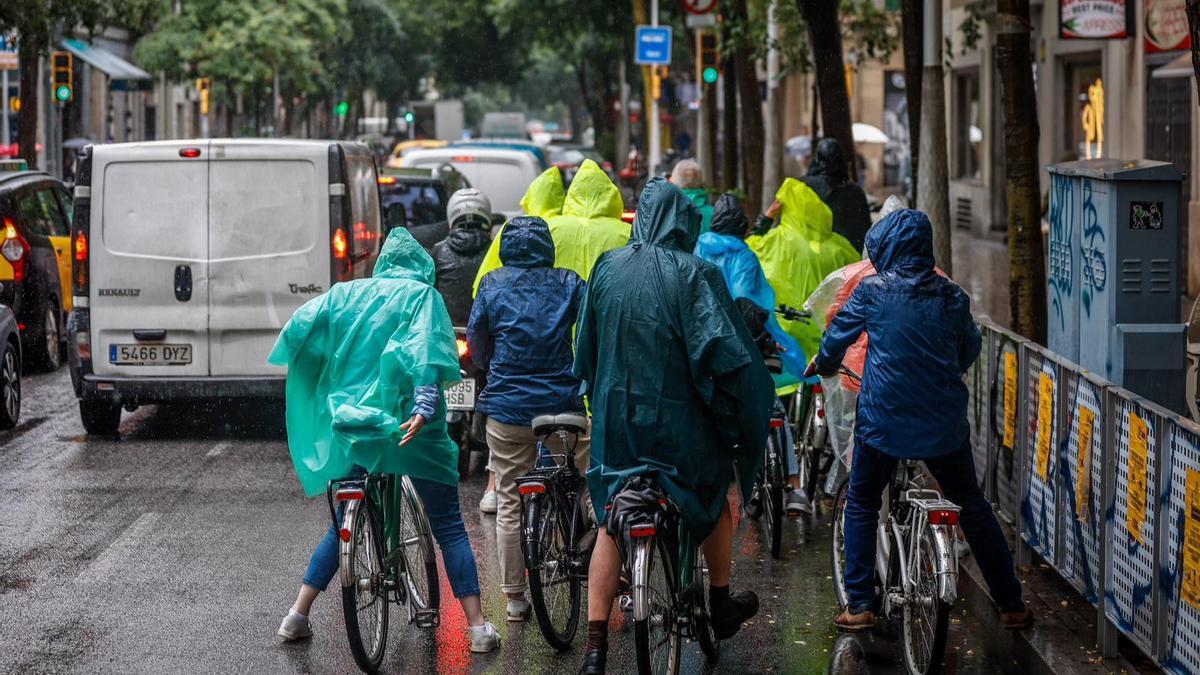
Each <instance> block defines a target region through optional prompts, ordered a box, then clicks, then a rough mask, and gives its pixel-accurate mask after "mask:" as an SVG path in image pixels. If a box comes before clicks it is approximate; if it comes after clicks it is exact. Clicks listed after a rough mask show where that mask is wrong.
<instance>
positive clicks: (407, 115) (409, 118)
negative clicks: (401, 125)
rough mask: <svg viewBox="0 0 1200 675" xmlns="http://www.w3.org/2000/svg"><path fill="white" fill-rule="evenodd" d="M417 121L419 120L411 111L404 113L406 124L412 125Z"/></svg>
mask: <svg viewBox="0 0 1200 675" xmlns="http://www.w3.org/2000/svg"><path fill="white" fill-rule="evenodd" d="M416 119H417V116H416V115H414V114H413V113H412V111H411V110H409V111H408V112H406V113H404V121H405V122H407V123H409V124H412V123H413V122H414V121H416Z"/></svg>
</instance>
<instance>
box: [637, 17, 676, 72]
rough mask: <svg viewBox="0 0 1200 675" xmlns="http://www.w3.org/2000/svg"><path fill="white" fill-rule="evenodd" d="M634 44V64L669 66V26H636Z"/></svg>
mask: <svg viewBox="0 0 1200 675" xmlns="http://www.w3.org/2000/svg"><path fill="white" fill-rule="evenodd" d="M636 42H637V53H636V54H635V55H634V58H633V61H634V63H636V64H638V65H639V66H669V65H671V27H670V26H638V27H637V40H636Z"/></svg>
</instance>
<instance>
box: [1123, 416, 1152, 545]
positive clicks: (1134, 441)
mask: <svg viewBox="0 0 1200 675" xmlns="http://www.w3.org/2000/svg"><path fill="white" fill-rule="evenodd" d="M1149 454H1150V428H1149V427H1148V426H1147V425H1146V421H1145V420H1143V419H1142V418H1141V417H1138V414H1137V413H1135V412H1134V411H1133V410H1130V411H1129V462H1128V464H1127V465H1126V470H1127V473H1128V477H1129V480H1128V481H1126V482H1127V484H1128V489H1127V490H1126V493H1125V497H1126V505H1127V506H1126V510H1125V529H1126V530H1129V535H1130V536H1131V537H1133V538H1134V540H1136V541H1137V542H1138V543H1139V544H1141V545H1143V546H1145V545H1146V540H1145V537H1144V536H1143V535H1142V525H1143V524H1145V522H1146V481H1147V478H1148V475H1147V474H1148V473H1149V471H1148V467H1149V463H1148V457H1149Z"/></svg>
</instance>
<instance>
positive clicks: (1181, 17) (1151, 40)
mask: <svg viewBox="0 0 1200 675" xmlns="http://www.w3.org/2000/svg"><path fill="white" fill-rule="evenodd" d="M1145 20H1146V51H1147V52H1171V51H1175V50H1177V49H1190V48H1191V46H1192V39H1191V35H1189V34H1188V19H1187V5H1186V0H1146V14H1145Z"/></svg>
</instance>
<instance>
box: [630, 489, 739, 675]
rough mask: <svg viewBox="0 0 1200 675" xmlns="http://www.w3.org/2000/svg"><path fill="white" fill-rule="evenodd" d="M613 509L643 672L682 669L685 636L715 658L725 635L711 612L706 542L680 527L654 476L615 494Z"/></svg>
mask: <svg viewBox="0 0 1200 675" xmlns="http://www.w3.org/2000/svg"><path fill="white" fill-rule="evenodd" d="M613 511H614V514H613V517H615V518H616V520H615V521H614V522H617V523H619V524H620V525H619V527H620V531H619V533H618V534H616V535H615V538H616V542H617V547H618V549H619V550H620V552H621V559H622V561H623V566H624V573H625V574H626V575H627V578H629V579H630V580H631V587H632V595H633V639H634V646H635V651H636V654H637V665H638V672H639V673H642V674H643V675H645V674H648V673H669V674H672V675H673V674H674V673H678V672H679V665H680V658H681V647H682V644H683V640H684V639H685V638H689V639H692V640H695V641H697V642H699V643H700V649H701V651H702V652H703V653H704V655H705V656H706V657H707V658H708V660H709V662H715V661H716V660H717V658H718V656H719V654H720V641H719V640H717V637H716V634H715V633H714V632H713V628H712V622H711V620H710V616H709V613H708V606H709V598H708V565H707V564H706V563H705V560H704V555H703V553H702V552H701V551H700V542H697V541H694V540H693V539H692V537H691V535H689V534H688V533H687V532H686V531H685V530H683V529H682V528H681V527H680V524H681V523H680V520H681V515H680V511H679V507H678V506H676V505H675V503H674V502H673V501H672V500H671V498H670V497H669V496H668V495H667V494H666V492H664V491H663V490H662V489H661V488H660V487H659V486H658V483H657V480H656V479H655V478H654V477H653V476H637V477H635V478H632V479H630V480H629V482H627V483H626V484H625V486H624V487H623V488H622V489H621V491H620V492H618V493H617V495H616V496H615V497H614V498H613ZM610 531H611V530H610Z"/></svg>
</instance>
